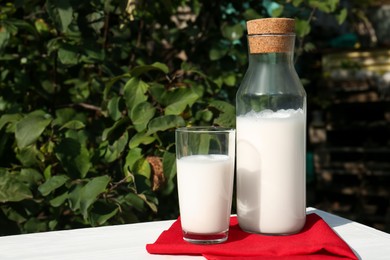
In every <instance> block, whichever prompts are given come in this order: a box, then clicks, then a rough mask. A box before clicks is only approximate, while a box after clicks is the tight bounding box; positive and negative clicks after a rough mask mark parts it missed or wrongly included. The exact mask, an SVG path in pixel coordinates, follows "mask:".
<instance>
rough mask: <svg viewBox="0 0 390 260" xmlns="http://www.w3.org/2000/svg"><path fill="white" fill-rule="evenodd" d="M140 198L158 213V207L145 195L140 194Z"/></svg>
mask: <svg viewBox="0 0 390 260" xmlns="http://www.w3.org/2000/svg"><path fill="white" fill-rule="evenodd" d="M138 196H139V197H140V198H141V199H142V200H143V201H144V202H145V203H146V205H148V206H149V208H150V209H151V210H152V211H153V212H154V213H156V212H157V205H156V204H155V203H153V202H151V201H149V200H148V198H147V197H146V195H145V194H138Z"/></svg>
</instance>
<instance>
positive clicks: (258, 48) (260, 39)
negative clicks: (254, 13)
mask: <svg viewBox="0 0 390 260" xmlns="http://www.w3.org/2000/svg"><path fill="white" fill-rule="evenodd" d="M247 29H248V42H249V52H250V53H270V52H289V51H292V50H293V48H294V40H295V20H294V19H290V18H265V19H256V20H250V21H248V22H247Z"/></svg>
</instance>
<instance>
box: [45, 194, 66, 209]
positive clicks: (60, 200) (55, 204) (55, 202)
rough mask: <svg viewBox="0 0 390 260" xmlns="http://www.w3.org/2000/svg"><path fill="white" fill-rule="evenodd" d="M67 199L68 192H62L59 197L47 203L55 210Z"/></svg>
mask: <svg viewBox="0 0 390 260" xmlns="http://www.w3.org/2000/svg"><path fill="white" fill-rule="evenodd" d="M67 199H68V192H64V193H62V194H61V195H59V196H57V197H55V198H54V199H51V200H50V201H49V203H50V205H51V206H53V207H55V208H56V207H59V206H61V205H62V204H64V203H65V201H66V200H67Z"/></svg>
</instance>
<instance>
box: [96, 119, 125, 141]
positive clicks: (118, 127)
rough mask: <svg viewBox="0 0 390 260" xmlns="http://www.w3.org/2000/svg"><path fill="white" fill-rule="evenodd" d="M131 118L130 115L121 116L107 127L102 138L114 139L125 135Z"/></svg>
mask: <svg viewBox="0 0 390 260" xmlns="http://www.w3.org/2000/svg"><path fill="white" fill-rule="evenodd" d="M129 122H130V119H129V118H128V117H123V118H120V119H119V120H118V121H116V122H115V123H114V124H113V125H112V126H111V127H110V128H106V129H104V131H103V134H102V140H103V141H106V140H109V139H110V140H114V139H116V138H119V137H120V136H122V135H123V133H124V132H125V131H126V129H127V127H128V125H129Z"/></svg>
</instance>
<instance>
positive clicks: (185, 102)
mask: <svg viewBox="0 0 390 260" xmlns="http://www.w3.org/2000/svg"><path fill="white" fill-rule="evenodd" d="M198 99H199V96H198V95H197V94H196V93H195V92H193V90H192V89H189V88H182V89H178V91H176V93H175V97H174V100H175V101H174V102H173V103H171V104H170V105H168V106H167V107H166V108H165V115H180V114H181V113H183V112H184V110H185V109H186V107H187V106H189V107H191V106H192V105H193V104H194V103H195V102H196V101H197V100H198Z"/></svg>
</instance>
